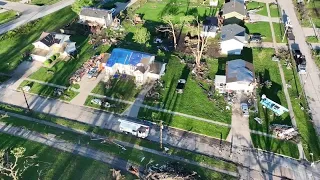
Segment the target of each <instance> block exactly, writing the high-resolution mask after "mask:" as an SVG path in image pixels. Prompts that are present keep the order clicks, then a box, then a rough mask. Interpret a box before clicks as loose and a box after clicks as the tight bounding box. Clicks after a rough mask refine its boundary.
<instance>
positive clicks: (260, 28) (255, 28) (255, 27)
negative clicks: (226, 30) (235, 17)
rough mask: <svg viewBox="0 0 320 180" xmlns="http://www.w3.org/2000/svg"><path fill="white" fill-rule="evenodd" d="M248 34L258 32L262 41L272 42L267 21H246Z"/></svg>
mask: <svg viewBox="0 0 320 180" xmlns="http://www.w3.org/2000/svg"><path fill="white" fill-rule="evenodd" d="M245 26H246V31H247V33H248V34H253V33H260V34H261V35H262V38H263V41H264V42H272V34H271V28H270V24H269V22H255V23H246V24H245Z"/></svg>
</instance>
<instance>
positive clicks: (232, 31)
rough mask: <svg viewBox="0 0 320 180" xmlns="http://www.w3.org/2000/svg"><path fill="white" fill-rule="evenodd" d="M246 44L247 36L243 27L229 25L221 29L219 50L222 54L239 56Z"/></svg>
mask: <svg viewBox="0 0 320 180" xmlns="http://www.w3.org/2000/svg"><path fill="white" fill-rule="evenodd" d="M246 43H248V35H247V34H246V30H245V28H244V27H241V26H239V25H237V24H229V25H226V26H223V27H222V28H221V42H220V49H221V53H222V54H241V51H242V49H243V47H244V46H245V44H246Z"/></svg>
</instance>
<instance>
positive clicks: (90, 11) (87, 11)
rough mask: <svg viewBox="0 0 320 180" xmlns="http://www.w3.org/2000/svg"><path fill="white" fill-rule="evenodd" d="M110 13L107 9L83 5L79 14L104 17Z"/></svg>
mask: <svg viewBox="0 0 320 180" xmlns="http://www.w3.org/2000/svg"><path fill="white" fill-rule="evenodd" d="M108 14H111V12H110V11H109V10H105V9H99V8H88V7H84V8H82V9H81V11H80V15H82V16H89V17H96V18H105V17H107V16H108Z"/></svg>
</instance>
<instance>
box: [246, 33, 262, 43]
mask: <svg viewBox="0 0 320 180" xmlns="http://www.w3.org/2000/svg"><path fill="white" fill-rule="evenodd" d="M249 42H250V43H261V42H262V38H261V35H256V34H253V35H251V36H250V39H249Z"/></svg>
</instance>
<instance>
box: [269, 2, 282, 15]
mask: <svg viewBox="0 0 320 180" xmlns="http://www.w3.org/2000/svg"><path fill="white" fill-rule="evenodd" d="M269 8H270V16H271V17H280V16H281V14H280V12H279V7H278V5H276V4H269Z"/></svg>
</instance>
